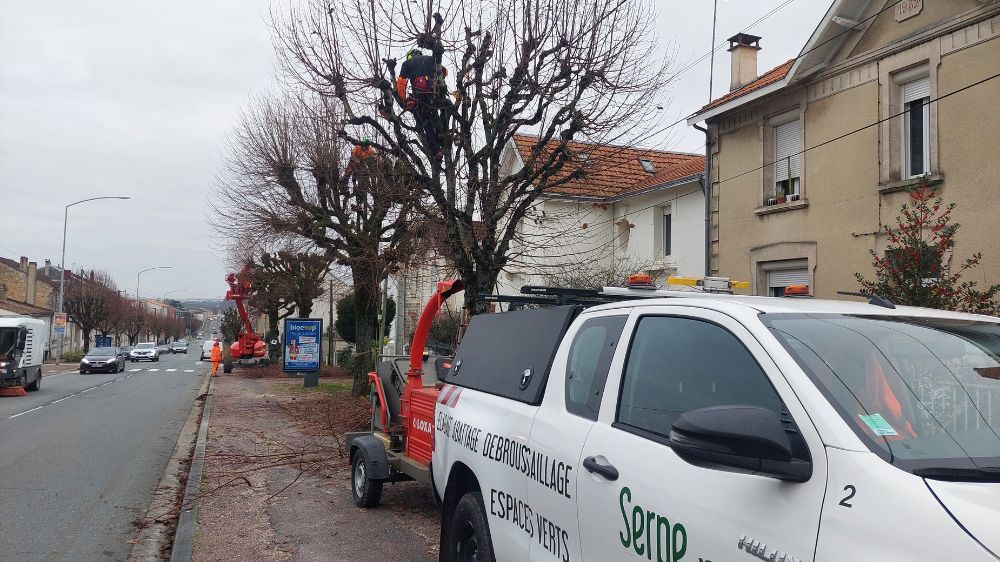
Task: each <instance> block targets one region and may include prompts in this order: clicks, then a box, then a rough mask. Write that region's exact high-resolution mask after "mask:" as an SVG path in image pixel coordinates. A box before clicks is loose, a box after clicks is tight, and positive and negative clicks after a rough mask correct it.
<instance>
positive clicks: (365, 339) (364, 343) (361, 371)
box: [351, 266, 379, 396]
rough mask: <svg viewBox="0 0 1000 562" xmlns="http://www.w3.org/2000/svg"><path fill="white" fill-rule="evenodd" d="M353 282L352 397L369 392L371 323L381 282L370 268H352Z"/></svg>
mask: <svg viewBox="0 0 1000 562" xmlns="http://www.w3.org/2000/svg"><path fill="white" fill-rule="evenodd" d="M351 273H352V277H353V279H354V318H355V324H354V329H355V333H356V336H357V337H355V339H354V341H355V343H354V384H353V385H352V386H351V394H352V395H354V396H364V395H366V394H368V392H370V389H369V385H368V373H369V372H371V371H374V370H375V359H376V357H375V356H376V352H375V348H374V346H373V345H372V344H373V343H374V342H375V332H374V328H375V325H374V323H373V322H372V321H371V320H372V319H373V318H375V317H376V316H377V312H378V296H379V290H378V279H377V277H376V275H375V273H374V271H370V270H369V268H367V267H363V266H362V267H356V268H352V271H351Z"/></svg>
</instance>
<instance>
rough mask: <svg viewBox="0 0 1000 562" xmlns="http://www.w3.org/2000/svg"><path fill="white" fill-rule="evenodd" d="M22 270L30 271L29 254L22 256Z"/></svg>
mask: <svg viewBox="0 0 1000 562" xmlns="http://www.w3.org/2000/svg"><path fill="white" fill-rule="evenodd" d="M21 271H23V272H27V271H28V257H27V256H21Z"/></svg>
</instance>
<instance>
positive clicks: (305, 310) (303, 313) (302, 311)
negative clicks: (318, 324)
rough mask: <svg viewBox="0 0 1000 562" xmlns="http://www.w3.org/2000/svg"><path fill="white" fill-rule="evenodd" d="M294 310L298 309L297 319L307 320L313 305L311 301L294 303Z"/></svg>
mask: <svg viewBox="0 0 1000 562" xmlns="http://www.w3.org/2000/svg"><path fill="white" fill-rule="evenodd" d="M295 306H296V308H298V309H299V318H309V317H310V316H311V315H312V311H313V303H312V301H306V302H299V301H295Z"/></svg>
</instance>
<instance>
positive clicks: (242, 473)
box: [194, 367, 439, 562]
mask: <svg viewBox="0 0 1000 562" xmlns="http://www.w3.org/2000/svg"><path fill="white" fill-rule="evenodd" d="M271 370H273V371H274V372H273V373H272V374H277V373H276V371H277V368H276V367H271V368H269V371H271ZM269 371H263V369H247V370H238V371H237V373H238V374H235V375H224V376H220V377H219V378H218V379H216V384H215V389H214V392H213V398H212V400H213V403H212V412H211V417H210V421H209V430H208V441H207V448H206V452H205V469H204V475H203V479H202V487H201V490H202V497H201V500H200V503H199V506H198V526H197V530H196V533H195V546H194V560H196V561H205V562H208V561H220V560H303V561H312V560H316V561H320V560H323V561H326V560H350V561H358V560H375V559H378V560H398V561H430V560H436V559H437V545H438V521H439V513H438V511H437V510H436V508H435V507H434V504H433V500H432V499H431V492H430V490H429V489H428V488H427V487H425V486H423V485H421V484H417V483H412V482H410V483H402V484H395V485H386V487H385V492H384V494H383V499H382V506H381V507H379V508H377V509H371V510H362V509H359V508H358V507H356V506H355V505H354V502H353V500H352V498H351V490H350V486H349V477H350V468H349V467H348V464H347V459H346V456H345V455H344V454H343V453H342V443H341V441H342V437H341V436H342V434H343V433H344V432H345V431H348V430H357V429H360V428H363V427H364V426H366V425H367V420H368V416H369V413H368V410H369V407H368V402H367V400H364V399H358V398H352V397H351V396H350V392H349V389H350V381H348V380H336V381H335V380H333V379H326V378H324V379H320V383H321V384H320V389H319V390H316V389H308V390H307V389H304V388H302V381H301V379H295V378H287V377H283V376H280V375H279V376H274V377H268V378H248V377H254V376H260V375H261V374H265V373H268V372H269Z"/></svg>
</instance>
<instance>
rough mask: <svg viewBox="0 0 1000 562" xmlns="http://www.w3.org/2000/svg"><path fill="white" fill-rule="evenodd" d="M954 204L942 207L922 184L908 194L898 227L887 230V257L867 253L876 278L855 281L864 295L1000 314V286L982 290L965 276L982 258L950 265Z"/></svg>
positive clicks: (976, 255) (955, 227)
mask: <svg viewBox="0 0 1000 562" xmlns="http://www.w3.org/2000/svg"><path fill="white" fill-rule="evenodd" d="M954 209H955V204H954V203H949V204H947V205H945V204H944V201H943V200H942V198H941V197H940V196H939V195H938V194H937V192H936V191H935V190H934V189H933V188H932V187H931V186H929V185H927V184H926V183H922V184H921V185H920V186H918V187H917V188H916V189H914V190H913V191H911V192H910V201H909V202H907V203H905V204H903V206H902V208H901V209H900V214H899V216H897V217H896V224H894V225H885V226H883V227H882V228H883V231H884V232H885V235H886V237H887V238H888V246H887V247H886V250H885V254H884V255H879V254H878V253H877V252H875V251H874V250H869V253H870V254H871V256H872V267H873V268H874V269H875V278H874V279H868V278H866V277H865V276H864V275H862V274H860V273H855V274H854V275H855V277H856V278H857V280H858V282H859V283H860V284H861V292H862V293H868V294H875V295H880V296H882V297H885V298H887V299H889V300H890V301H892V302H893V303H895V304H905V305H910V306H924V307H929V308H938V309H944V310H958V311H963V312H975V313H981V314H994V315H995V314H997V313H998V312H1000V303H998V302H997V296H998V295H1000V284H994V285H991V286H989V287H987V288H985V289H984V290H979V289H978V284H977V283H976V282H975V281H966V280H963V279H962V277H963V275H965V274H966V273H967V272H968V271H969V270H971V269H973V268H975V267H977V266H978V265H979V262H980V261H981V260H982V257H983V256H982V253H980V252H976V253H974V254H973V255H972V256H971V257H968V258H966V259H965V260H961V261H959V262H958V263H959V265H958V267H956V268H953V267H952V265H951V264H952V262H953V261H955V259H956V258H954V257H953V256H952V252H953V250H954V248H955V234H956V233H957V232H958V228H959V225H958V223H955V222H952V216H951V215H952V211H953V210H954Z"/></svg>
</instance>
